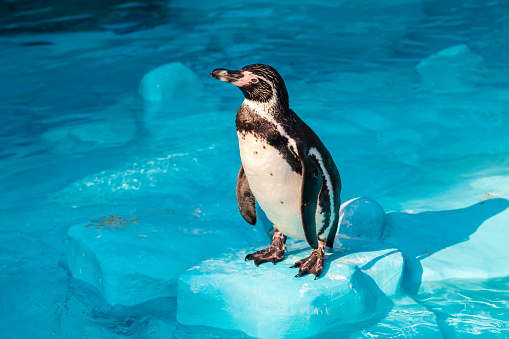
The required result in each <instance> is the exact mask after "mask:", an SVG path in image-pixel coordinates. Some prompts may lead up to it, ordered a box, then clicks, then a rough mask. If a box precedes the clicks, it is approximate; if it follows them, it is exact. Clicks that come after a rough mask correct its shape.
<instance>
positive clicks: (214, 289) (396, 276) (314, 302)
mask: <svg viewBox="0 0 509 339" xmlns="http://www.w3.org/2000/svg"><path fill="white" fill-rule="evenodd" d="M255 250H258V249H248V250H243V251H239V252H236V253H230V254H224V255H222V256H218V257H216V258H213V259H209V260H205V261H203V262H202V263H201V264H199V265H197V266H195V267H193V268H191V269H189V270H188V271H187V272H185V273H183V274H182V275H181V276H180V279H179V282H178V296H177V303H178V311H177V320H178V321H179V322H180V323H181V324H184V325H205V326H213V327H219V328H224V329H236V330H241V331H243V332H245V333H246V334H248V335H250V336H255V337H261V338H283V337H287V338H304V337H309V336H312V335H317V334H320V333H324V332H326V331H327V330H329V329H331V328H333V327H334V326H337V325H338V324H341V323H343V324H347V323H356V322H360V321H363V320H366V319H368V318H370V317H371V316H373V315H374V314H375V313H378V312H380V309H381V308H382V309H383V308H389V309H390V308H391V305H392V303H391V301H390V299H389V298H388V297H387V296H390V295H394V294H396V293H398V292H399V288H400V284H401V279H402V274H403V265H404V263H403V257H402V255H401V253H400V252H398V251H397V250H395V249H394V248H391V247H390V246H388V245H386V244H382V243H379V242H367V241H358V240H351V239H342V240H341V248H339V247H338V248H336V249H335V250H334V251H333V252H332V253H329V254H326V264H325V268H324V271H323V272H322V275H321V277H320V279H317V280H313V278H314V276H313V275H308V276H305V277H300V278H295V277H294V275H295V274H296V273H297V269H290V268H289V267H290V266H291V265H293V263H295V262H296V261H298V260H300V259H302V258H304V257H306V256H308V255H309V253H310V250H311V249H310V247H309V246H308V245H307V244H306V243H304V242H296V243H295V244H293V245H291V246H289V252H288V253H287V256H286V258H285V260H284V261H282V262H280V263H278V264H277V265H273V264H271V263H265V264H262V265H260V266H259V267H256V266H255V265H254V264H253V262H252V261H248V262H245V261H244V257H245V255H246V253H251V252H253V251H255Z"/></svg>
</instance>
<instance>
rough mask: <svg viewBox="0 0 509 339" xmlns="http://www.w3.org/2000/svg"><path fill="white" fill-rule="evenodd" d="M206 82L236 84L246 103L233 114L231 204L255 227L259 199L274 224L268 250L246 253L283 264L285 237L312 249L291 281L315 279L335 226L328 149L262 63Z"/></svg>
mask: <svg viewBox="0 0 509 339" xmlns="http://www.w3.org/2000/svg"><path fill="white" fill-rule="evenodd" d="M210 75H211V76H212V77H214V78H216V79H218V80H220V81H224V82H229V83H231V84H233V85H235V86H237V87H238V88H239V89H240V90H241V91H242V93H243V94H244V101H243V102H242V105H241V106H240V108H239V110H238V111H237V117H236V127H237V135H238V139H239V148H240V158H241V160H242V165H241V166H240V170H239V174H238V177H237V203H238V206H239V210H240V213H241V215H242V216H243V217H244V219H245V220H246V221H247V222H248V223H250V224H251V225H254V224H255V223H256V204H255V202H256V201H257V202H258V204H259V205H260V207H261V208H262V210H263V211H264V212H265V214H266V215H267V218H268V219H269V220H270V221H271V222H272V223H273V225H274V236H273V237H272V243H271V244H270V247H269V248H267V249H264V250H261V251H258V252H255V253H251V254H248V255H247V256H246V260H253V261H254V263H255V265H256V266H258V265H259V264H261V263H264V262H272V263H274V264H275V263H276V262H279V261H281V260H283V259H284V251H285V250H286V245H285V243H286V238H287V237H291V238H294V239H300V240H306V241H307V243H308V244H309V245H310V246H311V247H312V248H313V250H312V251H311V254H310V256H309V257H307V258H305V259H302V260H299V261H297V262H296V263H295V264H294V265H293V266H291V267H292V268H293V267H297V268H299V273H297V275H296V277H298V276H303V275H306V274H314V275H315V279H316V278H317V277H319V276H320V273H321V272H322V270H323V265H324V256H325V246H328V247H331V248H332V246H333V244H334V237H335V235H336V232H337V228H338V219H339V207H340V204H341V203H340V197H339V195H340V192H341V180H340V177H339V172H338V170H337V168H336V165H335V164H334V161H333V160H332V157H331V155H330V153H329V151H328V150H327V149H326V148H325V146H324V145H323V143H322V142H321V141H320V139H319V138H318V136H317V135H316V134H315V133H314V132H313V130H312V129H311V128H310V127H309V126H308V125H306V124H305V123H304V121H302V120H301V119H300V118H299V117H298V116H297V115H296V114H295V113H294V112H293V111H292V110H291V109H290V105H289V100H288V92H287V90H286V86H285V83H284V81H283V78H282V77H281V76H280V75H279V73H278V72H277V71H276V70H275V69H274V68H272V67H271V66H268V65H262V64H254V65H248V66H245V67H243V68H242V69H240V70H238V71H231V70H227V69H222V68H218V69H215V70H214V71H213V72H212V73H211V74H210Z"/></svg>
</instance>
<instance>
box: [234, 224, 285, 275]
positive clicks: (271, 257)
mask: <svg viewBox="0 0 509 339" xmlns="http://www.w3.org/2000/svg"><path fill="white" fill-rule="evenodd" d="M285 242H286V235H283V233H281V232H279V231H278V230H275V231H274V236H273V237H272V243H271V244H270V247H269V248H266V249H264V250H261V251H258V252H254V253H251V254H248V255H246V258H245V259H244V260H246V261H247V260H254V264H255V265H256V266H258V265H260V264H262V263H264V262H271V263H273V264H274V265H275V264H276V263H277V262H279V261H281V260H283V259H284V258H285V250H286V245H285Z"/></svg>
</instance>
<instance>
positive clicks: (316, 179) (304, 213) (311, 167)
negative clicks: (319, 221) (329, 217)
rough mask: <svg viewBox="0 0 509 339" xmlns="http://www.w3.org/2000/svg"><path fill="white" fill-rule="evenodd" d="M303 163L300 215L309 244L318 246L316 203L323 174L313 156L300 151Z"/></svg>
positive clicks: (315, 247)
mask: <svg viewBox="0 0 509 339" xmlns="http://www.w3.org/2000/svg"><path fill="white" fill-rule="evenodd" d="M299 158H300V161H301V164H302V185H301V197H300V216H301V219H302V227H303V228H304V235H305V236H306V241H307V242H308V244H309V246H311V247H313V248H314V249H317V248H318V237H317V235H316V221H315V214H316V204H317V202H318V196H319V195H320V190H321V189H322V174H321V172H320V169H319V167H318V166H317V165H316V163H315V161H314V160H313V158H312V157H310V156H309V155H307V154H306V153H304V152H299Z"/></svg>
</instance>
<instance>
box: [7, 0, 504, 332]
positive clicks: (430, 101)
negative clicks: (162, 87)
mask: <svg viewBox="0 0 509 339" xmlns="http://www.w3.org/2000/svg"><path fill="white" fill-rule="evenodd" d="M158 5H160V3H158ZM164 10H165V13H166V14H165V15H166V16H165V20H164V23H163V24H160V25H157V26H156V27H154V28H151V27H152V25H149V27H147V26H146V25H135V24H132V25H128V27H131V28H132V27H134V28H133V29H129V30H128V31H125V30H121V31H120V32H119V31H118V30H115V29H113V30H103V31H72V30H70V31H66V32H62V31H61V32H53V33H34V32H29V33H23V34H20V33H17V34H11V35H4V36H2V37H0V46H1V48H0V64H1V65H2V66H1V67H0V78H1V79H2V81H1V82H0V89H1V90H0V110H1V111H0V112H1V114H0V141H1V142H0V192H1V194H0V214H1V220H2V222H1V223H0V234H1V236H0V248H1V250H0V267H1V271H0V272H1V273H0V275H1V279H0V293H1V298H0V300H1V302H0V329H1V333H3V334H2V335H5V336H6V338H60V337H62V338H63V337H69V336H71V337H80V338H149V337H150V338H152V337H154V338H167V337H172V336H174V337H177V338H190V337H191V338H193V337H194V338H208V337H218V338H237V337H247V336H246V335H245V334H243V333H241V332H237V331H226V330H220V329H215V328H208V327H191V326H183V325H180V324H178V323H177V322H176V299H175V298H159V299H154V300H152V301H148V302H145V303H143V304H141V305H137V306H129V307H128V306H119V305H116V306H111V305H109V304H108V303H106V301H105V300H104V299H103V297H102V296H101V294H100V293H99V292H98V291H97V290H95V289H94V288H93V287H91V286H90V285H88V284H86V283H84V282H81V281H79V280H76V279H73V278H72V277H71V275H70V272H69V269H68V267H67V255H68V244H69V241H68V238H67V230H68V229H69V227H70V226H72V225H76V224H83V225H84V226H85V225H87V224H90V223H93V220H105V219H101V218H106V219H107V218H109V216H115V218H122V220H124V219H125V222H135V221H136V222H143V221H144V220H154V218H156V220H157V222H159V223H161V224H168V225H172V224H178V225H180V227H184V228H187V229H191V230H192V229H206V227H207V224H209V223H210V224H217V221H218V220H228V221H229V222H231V223H238V224H239V225H243V226H239V227H245V226H244V221H243V220H242V218H241V216H240V214H239V213H238V211H237V206H236V199H235V188H234V187H235V181H236V175H237V170H238V167H239V165H240V159H239V154H238V145H237V137H236V133H235V112H236V109H237V108H238V106H239V105H240V103H241V101H242V95H241V93H240V92H239V91H238V90H236V89H235V88H234V87H233V86H226V85H224V84H222V83H219V82H217V81H215V80H214V79H212V78H210V77H209V73H210V71H211V70H213V69H215V68H218V67H222V68H230V69H239V68H241V67H243V66H245V65H248V64H252V63H265V64H269V65H272V66H274V67H275V68H276V69H278V71H279V72H280V73H281V74H282V76H283V77H284V79H285V81H286V84H287V87H288V91H289V95H290V103H291V106H292V108H293V110H294V111H295V112H296V113H297V114H298V115H299V116H300V117H301V118H302V119H303V120H304V121H306V122H307V123H308V125H310V126H311V127H312V128H313V129H314V130H315V132H316V133H317V134H318V135H319V136H320V138H321V139H322V141H323V142H324V143H325V145H327V147H328V149H329V151H330V153H331V154H332V156H333V157H334V159H335V162H336V164H337V165H338V168H339V171H340V173H341V177H342V182H343V191H342V201H347V200H349V199H351V198H354V197H358V196H366V197H370V198H372V199H374V200H376V201H378V202H379V203H380V204H381V205H382V206H383V207H384V209H385V210H386V212H407V211H410V212H411V213H419V212H424V211H445V210H454V209H459V208H466V207H468V206H472V205H474V204H476V203H478V202H480V201H486V200H489V199H492V198H498V199H509V197H508V193H509V166H508V165H509V138H508V137H507V126H508V125H509V114H508V107H509V77H508V76H507V75H508V74H509V61H508V60H509V35H508V34H507V31H508V29H509V2H507V1H502V0H501V1H491V2H484V1H476V0H461V1H460V0H454V1H432V0H423V1H413V0H398V1H392V2H390V4H387V2H385V1H339V2H336V3H331V2H329V1H323V2H318V1H304V2H298V3H294V2H292V1H281V2H278V3H277V4H274V3H273V2H272V1H247V2H243V3H239V2H236V1H230V0H223V1H217V2H208V1H193V2H192V3H189V2H186V1H181V0H176V1H170V2H168V3H164ZM158 23H160V22H159V21H157V24H158ZM115 27H117V26H115ZM122 27H124V26H122ZM3 28H4V31H6V30H5V27H3ZM141 28H151V29H141ZM14 31H19V32H25V31H30V30H22V29H21V30H14ZM7 32H9V33H12V32H13V31H12V30H7ZM120 33H129V34H120ZM461 44H464V45H466V46H468V48H469V50H470V52H471V53H472V55H476V56H480V57H482V59H481V60H482V62H481V65H479V63H476V64H475V66H476V67H477V66H479V67H478V68H476V69H473V70H472V69H470V68H469V66H468V67H466V68H465V67H464V68H461V67H460V66H457V65H450V64H444V65H441V66H440V65H439V66H436V67H435V68H419V67H418V65H419V64H420V63H421V61H423V60H424V59H426V58H428V57H429V56H430V55H432V54H435V53H437V52H439V51H441V50H444V49H446V48H449V47H453V46H458V45H461ZM462 60H463V59H462V57H460V58H459V61H458V62H459V63H460V64H461V62H463V61H462ZM464 60H465V63H466V64H467V65H470V64H468V62H470V61H469V60H470V59H468V56H466V57H465V59H464ZM472 60H474V61H475V60H478V59H475V58H473V59H472ZM176 61H178V62H182V63H183V64H185V65H186V66H187V67H189V68H190V69H192V70H193V71H194V72H195V73H196V74H197V75H198V77H199V78H200V80H201V81H202V83H203V85H204V89H203V90H202V91H201V92H200V93H197V96H196V100H193V102H192V103H180V104H179V105H162V106H161V105H160V106H157V105H156V104H153V103H147V102H145V101H144V100H143V99H142V98H141V96H140V95H139V94H138V86H139V83H140V80H141V78H142V76H143V75H144V74H145V73H147V72H148V71H150V70H152V69H154V68H156V67H158V66H160V65H162V64H166V63H169V62H176ZM458 69H460V70H458ZM223 85H224V86H223ZM488 179H489V180H488ZM168 227H171V226H168ZM463 240H465V239H462V241H463ZM393 302H394V306H393V307H392V309H391V310H390V311H389V312H388V313H386V314H380V315H377V317H375V318H373V319H370V320H369V321H365V322H362V323H359V324H355V325H351V326H338V328H337V330H335V331H334V332H331V333H328V335H329V336H330V337H337V338H395V337H401V338H469V337H470V336H473V335H479V334H481V335H482V337H488V338H504V337H509V305H508V303H509V280H508V278H507V277H503V276H500V277H496V278H492V279H489V280H486V279H482V280H480V279H457V280H450V281H446V282H442V283H436V284H433V286H428V287H427V288H426V289H425V290H419V291H415V290H410V289H409V290H408V291H406V293H404V294H403V295H401V296H398V297H397V298H394V300H393Z"/></svg>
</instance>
